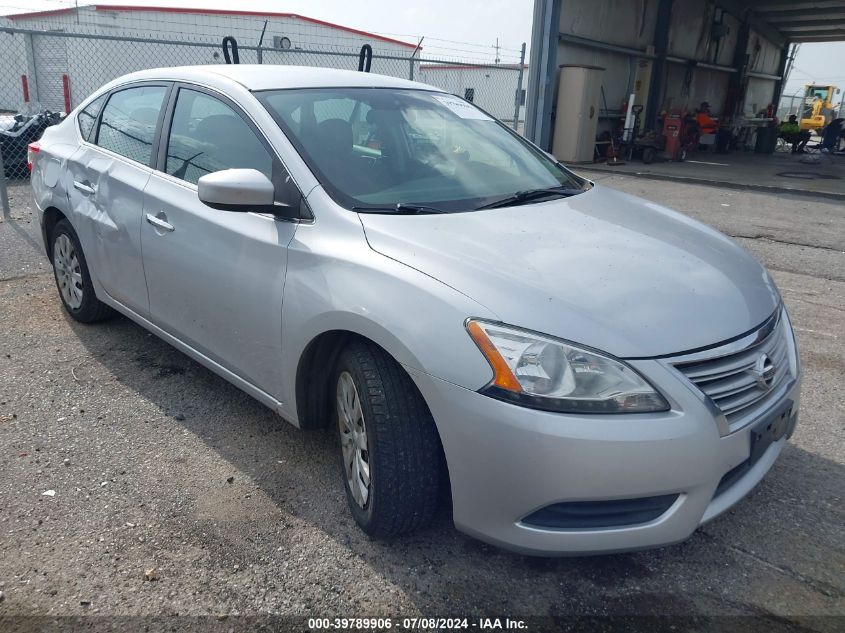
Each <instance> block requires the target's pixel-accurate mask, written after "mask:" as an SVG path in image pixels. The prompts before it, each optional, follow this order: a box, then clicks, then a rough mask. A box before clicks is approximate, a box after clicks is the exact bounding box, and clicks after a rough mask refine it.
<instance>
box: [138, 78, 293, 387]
mask: <svg viewBox="0 0 845 633" xmlns="http://www.w3.org/2000/svg"><path fill="white" fill-rule="evenodd" d="M169 129H170V132H169V135H165V134H163V135H162V143H166V157H165V159H164V165H163V172H164V173H162V172H158V171H157V172H155V173H153V175H152V177H151V179H150V182H149V183H148V185H147V188H146V194H145V196H144V220H145V221H144V223H143V227H142V230H141V243H142V246H143V252H144V269H145V271H146V277H147V287H148V289H149V296H150V314H151V318H152V321H153V322H154V323H155V324H156V325H158V326H159V327H161V328H162V329H163V330H165V331H166V332H168V333H170V334H172V335H173V336H175V337H177V338H178V339H180V340H182V341H183V342H185V343H187V344H188V345H190V346H191V347H193V348H194V349H195V350H197V351H199V352H200V353H202V354H204V355H205V356H207V357H209V358H211V359H212V360H214V361H215V362H217V363H219V364H221V365H222V366H223V367H225V368H226V369H228V370H229V371H232V372H234V373H235V374H237V375H238V376H240V377H241V378H244V379H246V380H247V381H248V382H251V383H252V384H254V385H255V386H257V387H259V388H260V389H262V390H263V391H265V392H266V393H269V394H270V395H272V396H274V397H279V394H280V384H281V379H280V367H281V348H282V323H281V319H282V293H283V290H284V281H285V271H286V268H287V246H288V244H289V243H290V241H291V240H292V239H293V235H294V232H295V230H296V227H297V225H296V224H295V223H293V222H289V221H285V220H281V219H277V218H275V217H273V216H271V215H267V214H258V213H242V212H233V211H220V210H216V209H212V208H211V207H208V206H206V205H205V204H203V203H202V202H200V200H199V198H198V197H197V181H198V180H199V178H200V177H201V176H203V175H205V174H208V173H212V172H215V171H220V170H223V169H231V168H253V169H257V170H259V171H261V172H263V173H264V174H266V175H267V176H268V177H269V178H271V179H273V180H274V182H280V180H279V178H278V176H279V174H278V170H280V169H281V164H280V163H279V162H278V160H277V159H275V158H274V155H273V153H272V151H271V150H270V148H269V146H268V145H267V144H266V143H265V142H264V141H263V140H262V138H261V137H260V136H259V133H258V131H257V129H255V128H254V127H253V126H252V125H251V124H249V123H247V121H246V119H245V118H244V116H243V115H242V114H241V113H240V112H239V111H238V110H236V109H235V107H234V105H233V104H231V103H228V102H224V101H223V100H221V99H220V98H218V97H217V96H213V95H211V94H209V93H207V92H204V91H201V90H192V89H188V88H184V87H182V88H180V89H179V91H178V94H177V96H176V103H175V106H174V110H173V113H172V121H171V124H170V126H169ZM168 136H169V137H168ZM274 176H276V178H273V177H274ZM282 180H283V179H282ZM277 187H278V185H277Z"/></svg>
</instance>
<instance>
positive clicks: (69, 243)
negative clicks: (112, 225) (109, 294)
mask: <svg viewBox="0 0 845 633" xmlns="http://www.w3.org/2000/svg"><path fill="white" fill-rule="evenodd" d="M50 239H51V249H50V252H51V253H52V255H53V274H54V275H55V277H56V287H57V288H58V289H59V297H60V298H61V300H62V304H63V305H64V306H65V310H67V312H68V314H70V316H72V317H73V318H74V319H75V320H77V321H79V322H81V323H93V322H94V321H101V320H102V319H105V318H108V317H110V316H112V314H114V312H113V310H112V309H111V308H110V307H109V306H107V305H106V304H104V303H103V302H101V301H100V300H99V299H97V297H96V295H95V294H94V287H93V285H92V283H91V274H90V273H89V271H88V263H87V262H86V261H85V255H84V254H83V253H82V245H81V244H80V242H79V237H78V236H77V235H76V231H74V230H73V226H71V224H70V222H68V221H67V220H61V221H60V222H59V223H58V224H56V226H55V228H54V229H53V230H52V232H51V235H50Z"/></svg>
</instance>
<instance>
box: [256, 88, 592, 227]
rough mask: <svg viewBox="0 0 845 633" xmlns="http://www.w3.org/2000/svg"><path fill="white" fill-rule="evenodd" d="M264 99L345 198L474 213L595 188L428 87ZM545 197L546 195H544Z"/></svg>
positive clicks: (370, 205) (367, 204)
mask: <svg viewBox="0 0 845 633" xmlns="http://www.w3.org/2000/svg"><path fill="white" fill-rule="evenodd" d="M257 96H258V98H259V99H260V100H261V102H262V103H263V104H264V106H265V107H266V108H267V109H268V110H269V112H270V113H271V114H272V115H273V117H274V118H275V120H276V122H277V123H278V124H279V126H280V127H281V128H282V130H283V131H284V132H285V134H286V135H287V136H288V138H289V139H290V140H291V142H292V143H293V144H294V146H295V147H296V149H297V151H299V153H300V155H301V156H302V158H303V159H304V160H305V161H306V163H308V166H309V167H310V168H311V170H312V171H313V172H314V174H315V175H316V176H317V178H318V179H319V180H320V182H321V183H322V185H323V186H324V187H325V189H326V191H327V192H328V193H329V195H331V196H332V198H333V199H334V200H335V201H336V202H338V204H340V205H342V206H344V207H346V208H349V209H353V208H354V209H355V210H360V211H367V210H370V211H373V210H378V209H379V208H383V209H391V208H395V207H396V205H397V204H399V205H427V206H428V207H429V208H433V209H435V210H438V211H449V212H458V211H470V210H476V209H479V208H480V207H483V206H489V205H491V204H493V205H495V203H496V202H497V201H501V200H503V199H505V198H508V197H510V196H513V195H514V194H516V193H517V192H526V191H529V190H535V189H555V188H564V189H566V190H567V191H568V192H569V195H571V193H572V190H576V192H577V191H580V190H582V189H584V188H585V187H587V185H586V182H587V181H585V180H583V179H581V178H579V177H577V176H575V175H574V174H572V173H570V172H568V171H566V170H565V169H564V168H563V167H561V166H560V165H558V164H557V163H556V162H555V161H553V160H551V159H550V158H549V157H548V156H546V155H545V154H544V153H543V152H541V151H539V150H537V149H536V148H535V147H533V146H532V145H531V144H529V143H528V142H526V141H525V140H524V139H522V138H521V137H520V136H519V135H517V134H516V133H514V132H512V131H511V130H509V129H508V128H506V127H505V126H504V125H502V124H501V123H499V122H498V121H496V120H494V119H493V118H491V117H490V116H488V115H487V114H485V113H484V112H483V111H481V110H480V109H478V108H476V107H475V106H473V105H472V104H470V103H469V102H467V101H464V100H463V99H460V98H458V97H454V96H452V95H447V94H442V93H438V92H428V91H423V90H395V89H383V88H319V89H294V90H273V91H263V92H259V93H257ZM540 197H542V196H540Z"/></svg>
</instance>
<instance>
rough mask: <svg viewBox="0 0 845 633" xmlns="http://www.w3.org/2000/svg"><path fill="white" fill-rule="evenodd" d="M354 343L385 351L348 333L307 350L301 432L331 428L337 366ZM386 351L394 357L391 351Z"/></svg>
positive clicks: (299, 381)
mask: <svg viewBox="0 0 845 633" xmlns="http://www.w3.org/2000/svg"><path fill="white" fill-rule="evenodd" d="M354 339H359V340H362V341H367V342H369V343H372V344H373V345H377V346H378V347H379V348H381V349H382V350H384V348H383V347H382V346H381V345H379V344H378V343H376V342H375V341H373V340H372V339H370V338H367V337H366V336H362V335H360V334H356V333H355V332H350V331H348V330H332V331H329V332H323V333H322V334H320V335H319V336H317V337H316V338H314V339H313V340H312V341H311V342H310V343H309V344H308V345H307V346H306V348H305V351H304V352H303V354H302V356H301V357H300V359H299V365H298V366H297V368H296V408H297V417H298V419H299V427H300V428H301V429H303V430H315V429H324V428H327V427H329V425H330V424H331V420H332V415H331V414H332V412H331V402H332V399H331V397H330V396H331V392H330V389H331V388H332V384H331V383H332V377H333V373H334V371H333V370H334V366H335V363H336V362H337V358H338V356H340V353H341V352H342V351H343V348H344V347H345V346H346V345H347V344H348V343H349V342H350V341H352V340H354ZM384 351H385V352H386V353H387V354H390V352H387V350H384ZM412 384H413V381H412ZM414 388H416V385H414ZM421 397H422V396H421ZM423 400H425V398H423ZM426 406H428V403H426ZM434 430H435V433H437V436H438V440H439V441H440V453H441V467H442V469H443V479H442V481H443V488H442V490H441V498H442V499H443V503H444V504H446V505H448V506H449V507H451V505H452V501H451V484H450V477H449V466H448V463H447V462H446V455H445V452H444V450H443V443H442V440H441V439H440V430H439V429H438V428H437V425H436V424H435V428H434Z"/></svg>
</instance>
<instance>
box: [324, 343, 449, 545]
mask: <svg viewBox="0 0 845 633" xmlns="http://www.w3.org/2000/svg"><path fill="white" fill-rule="evenodd" d="M334 385H335V389H334V391H333V395H334V400H335V411H336V413H337V424H338V432H339V436H340V449H341V450H340V453H341V463H342V468H343V470H342V472H343V481H344V486H345V488H346V498H347V503H348V505H349V509H350V511H351V512H352V515H353V516H354V517H355V521H356V522H357V523H358V525H359V526H360V527H361V529H362V530H363V531H364V532H366V533H367V534H369V535H370V536H373V537H377V538H384V537H389V536H393V535H396V534H401V533H403V532H409V531H412V530H415V529H417V528H419V527H422V526H423V525H425V524H427V523H429V522H430V521H431V518H432V517H433V515H434V512H435V510H436V508H437V499H438V493H439V484H440V479H441V472H442V467H443V464H442V451H441V448H440V439H439V437H438V435H437V430H436V428H435V426H434V420H433V419H432V417H431V413H430V412H429V411H428V407H427V406H426V404H425V401H423V399H422V396H421V395H420V393H419V391H417V388H416V386H415V385H414V383H413V382H412V381H411V378H410V376H408V373H407V372H406V371H405V370H404V369H403V368H402V367H401V366H400V365H399V364H398V363H397V362H396V361H395V360H393V358H391V357H390V356H389V355H388V354H387V353H386V352H384V350H382V349H381V348H380V347H378V346H377V345H375V344H373V343H368V342H364V341H355V342H353V343H351V344H350V345H348V346H347V347H346V349H345V350H344V351H343V352H342V353H341V355H340V358H339V359H338V362H337V367H336V369H335V374H334Z"/></svg>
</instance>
